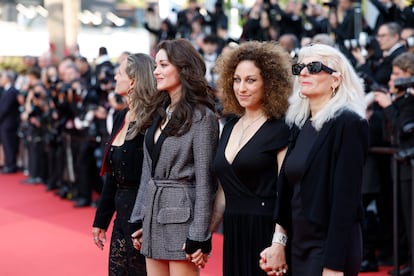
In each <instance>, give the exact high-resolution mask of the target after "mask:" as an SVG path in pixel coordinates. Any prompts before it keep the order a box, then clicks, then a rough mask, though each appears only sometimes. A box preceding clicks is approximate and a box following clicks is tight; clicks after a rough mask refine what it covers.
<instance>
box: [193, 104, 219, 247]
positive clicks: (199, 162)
mask: <svg viewBox="0 0 414 276" xmlns="http://www.w3.org/2000/svg"><path fill="white" fill-rule="evenodd" d="M192 128H194V129H193V131H194V132H193V133H194V134H193V145H192V147H193V158H194V171H195V182H196V184H195V185H196V186H195V202H194V216H193V218H194V219H193V221H192V223H191V225H190V229H189V233H188V237H187V241H186V253H187V254H192V253H194V252H195V251H196V250H197V249H199V248H201V249H202V251H203V253H209V252H210V251H211V233H210V231H209V225H210V217H211V212H212V205H213V200H214V194H215V191H216V189H217V180H216V177H215V175H214V173H213V159H214V155H215V152H216V147H217V143H218V130H219V128H218V120H217V118H216V116H215V115H214V113H213V112H209V111H206V114H205V115H203V116H202V117H201V119H198V120H194V122H193V126H192Z"/></svg>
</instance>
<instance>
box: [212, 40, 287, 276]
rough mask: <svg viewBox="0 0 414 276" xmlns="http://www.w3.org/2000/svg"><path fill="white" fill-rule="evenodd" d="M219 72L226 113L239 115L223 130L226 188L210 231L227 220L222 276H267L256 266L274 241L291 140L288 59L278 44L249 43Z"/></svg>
mask: <svg viewBox="0 0 414 276" xmlns="http://www.w3.org/2000/svg"><path fill="white" fill-rule="evenodd" d="M216 68H217V70H218V73H219V74H220V78H219V82H218V89H219V90H220V91H222V92H223V107H224V112H225V113H227V114H229V113H231V114H235V115H237V116H236V117H235V118H234V119H231V120H230V121H229V122H228V123H227V124H226V125H225V126H224V129H223V132H222V135H221V138H220V142H219V146H218V150H217V153H216V157H215V161H214V166H215V169H216V173H217V176H218V178H219V181H220V183H221V188H222V189H221V188H220V189H219V192H218V194H217V197H216V204H215V212H214V214H213V218H212V223H211V228H212V230H215V229H216V228H217V226H218V224H219V223H220V221H221V219H222V218H223V227H224V228H223V230H224V249H223V250H224V252H223V258H224V259H223V270H224V273H223V275H225V276H234V275H238V276H243V275H246V276H253V275H265V273H264V272H263V271H261V270H260V268H259V266H258V265H257V262H258V254H259V253H260V251H261V250H262V249H263V248H264V247H265V246H266V245H267V244H268V243H269V241H270V240H271V238H272V233H273V229H274V222H273V219H272V218H273V216H272V215H273V210H274V204H275V201H276V187H277V186H276V182H277V176H278V170H279V168H280V165H281V163H282V160H283V156H284V154H285V148H286V145H287V142H288V137H289V130H288V127H287V125H286V124H285V122H284V120H283V116H284V113H285V111H286V109H287V106H288V97H289V95H290V93H291V89H292V77H291V74H290V59H289V57H288V54H287V53H286V52H285V51H284V50H283V49H282V48H281V47H280V46H278V45H276V44H274V43H271V42H263V43H261V42H245V43H243V44H242V45H240V46H239V47H237V48H235V49H232V50H230V52H228V53H226V54H225V55H222V56H221V57H220V58H219V60H218V61H217V65H216ZM223 191H224V192H223ZM224 205H225V207H224Z"/></svg>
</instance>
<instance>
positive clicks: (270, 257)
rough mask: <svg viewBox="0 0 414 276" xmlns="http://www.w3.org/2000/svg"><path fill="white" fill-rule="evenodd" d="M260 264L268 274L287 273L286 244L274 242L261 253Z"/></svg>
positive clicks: (278, 275)
mask: <svg viewBox="0 0 414 276" xmlns="http://www.w3.org/2000/svg"><path fill="white" fill-rule="evenodd" d="M259 265H260V268H261V269H262V270H264V271H265V272H266V273H267V275H276V276H281V275H283V274H285V273H286V272H287V269H288V266H287V264H286V255H285V246H283V245H281V244H279V243H272V245H271V246H270V247H268V248H266V249H264V250H263V251H262V252H261V253H260V261H259Z"/></svg>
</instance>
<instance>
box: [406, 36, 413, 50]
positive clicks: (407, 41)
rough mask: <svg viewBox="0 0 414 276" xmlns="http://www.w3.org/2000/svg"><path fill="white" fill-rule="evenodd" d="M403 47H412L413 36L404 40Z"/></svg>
mask: <svg viewBox="0 0 414 276" xmlns="http://www.w3.org/2000/svg"><path fill="white" fill-rule="evenodd" d="M405 47H406V48H412V47H414V36H410V37H407V38H406V39H405Z"/></svg>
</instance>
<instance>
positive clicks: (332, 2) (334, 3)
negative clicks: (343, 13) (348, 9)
mask: <svg viewBox="0 0 414 276" xmlns="http://www.w3.org/2000/svg"><path fill="white" fill-rule="evenodd" d="M322 5H323V6H327V7H329V8H336V6H337V5H338V4H337V2H336V1H331V2H323V3H322Z"/></svg>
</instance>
